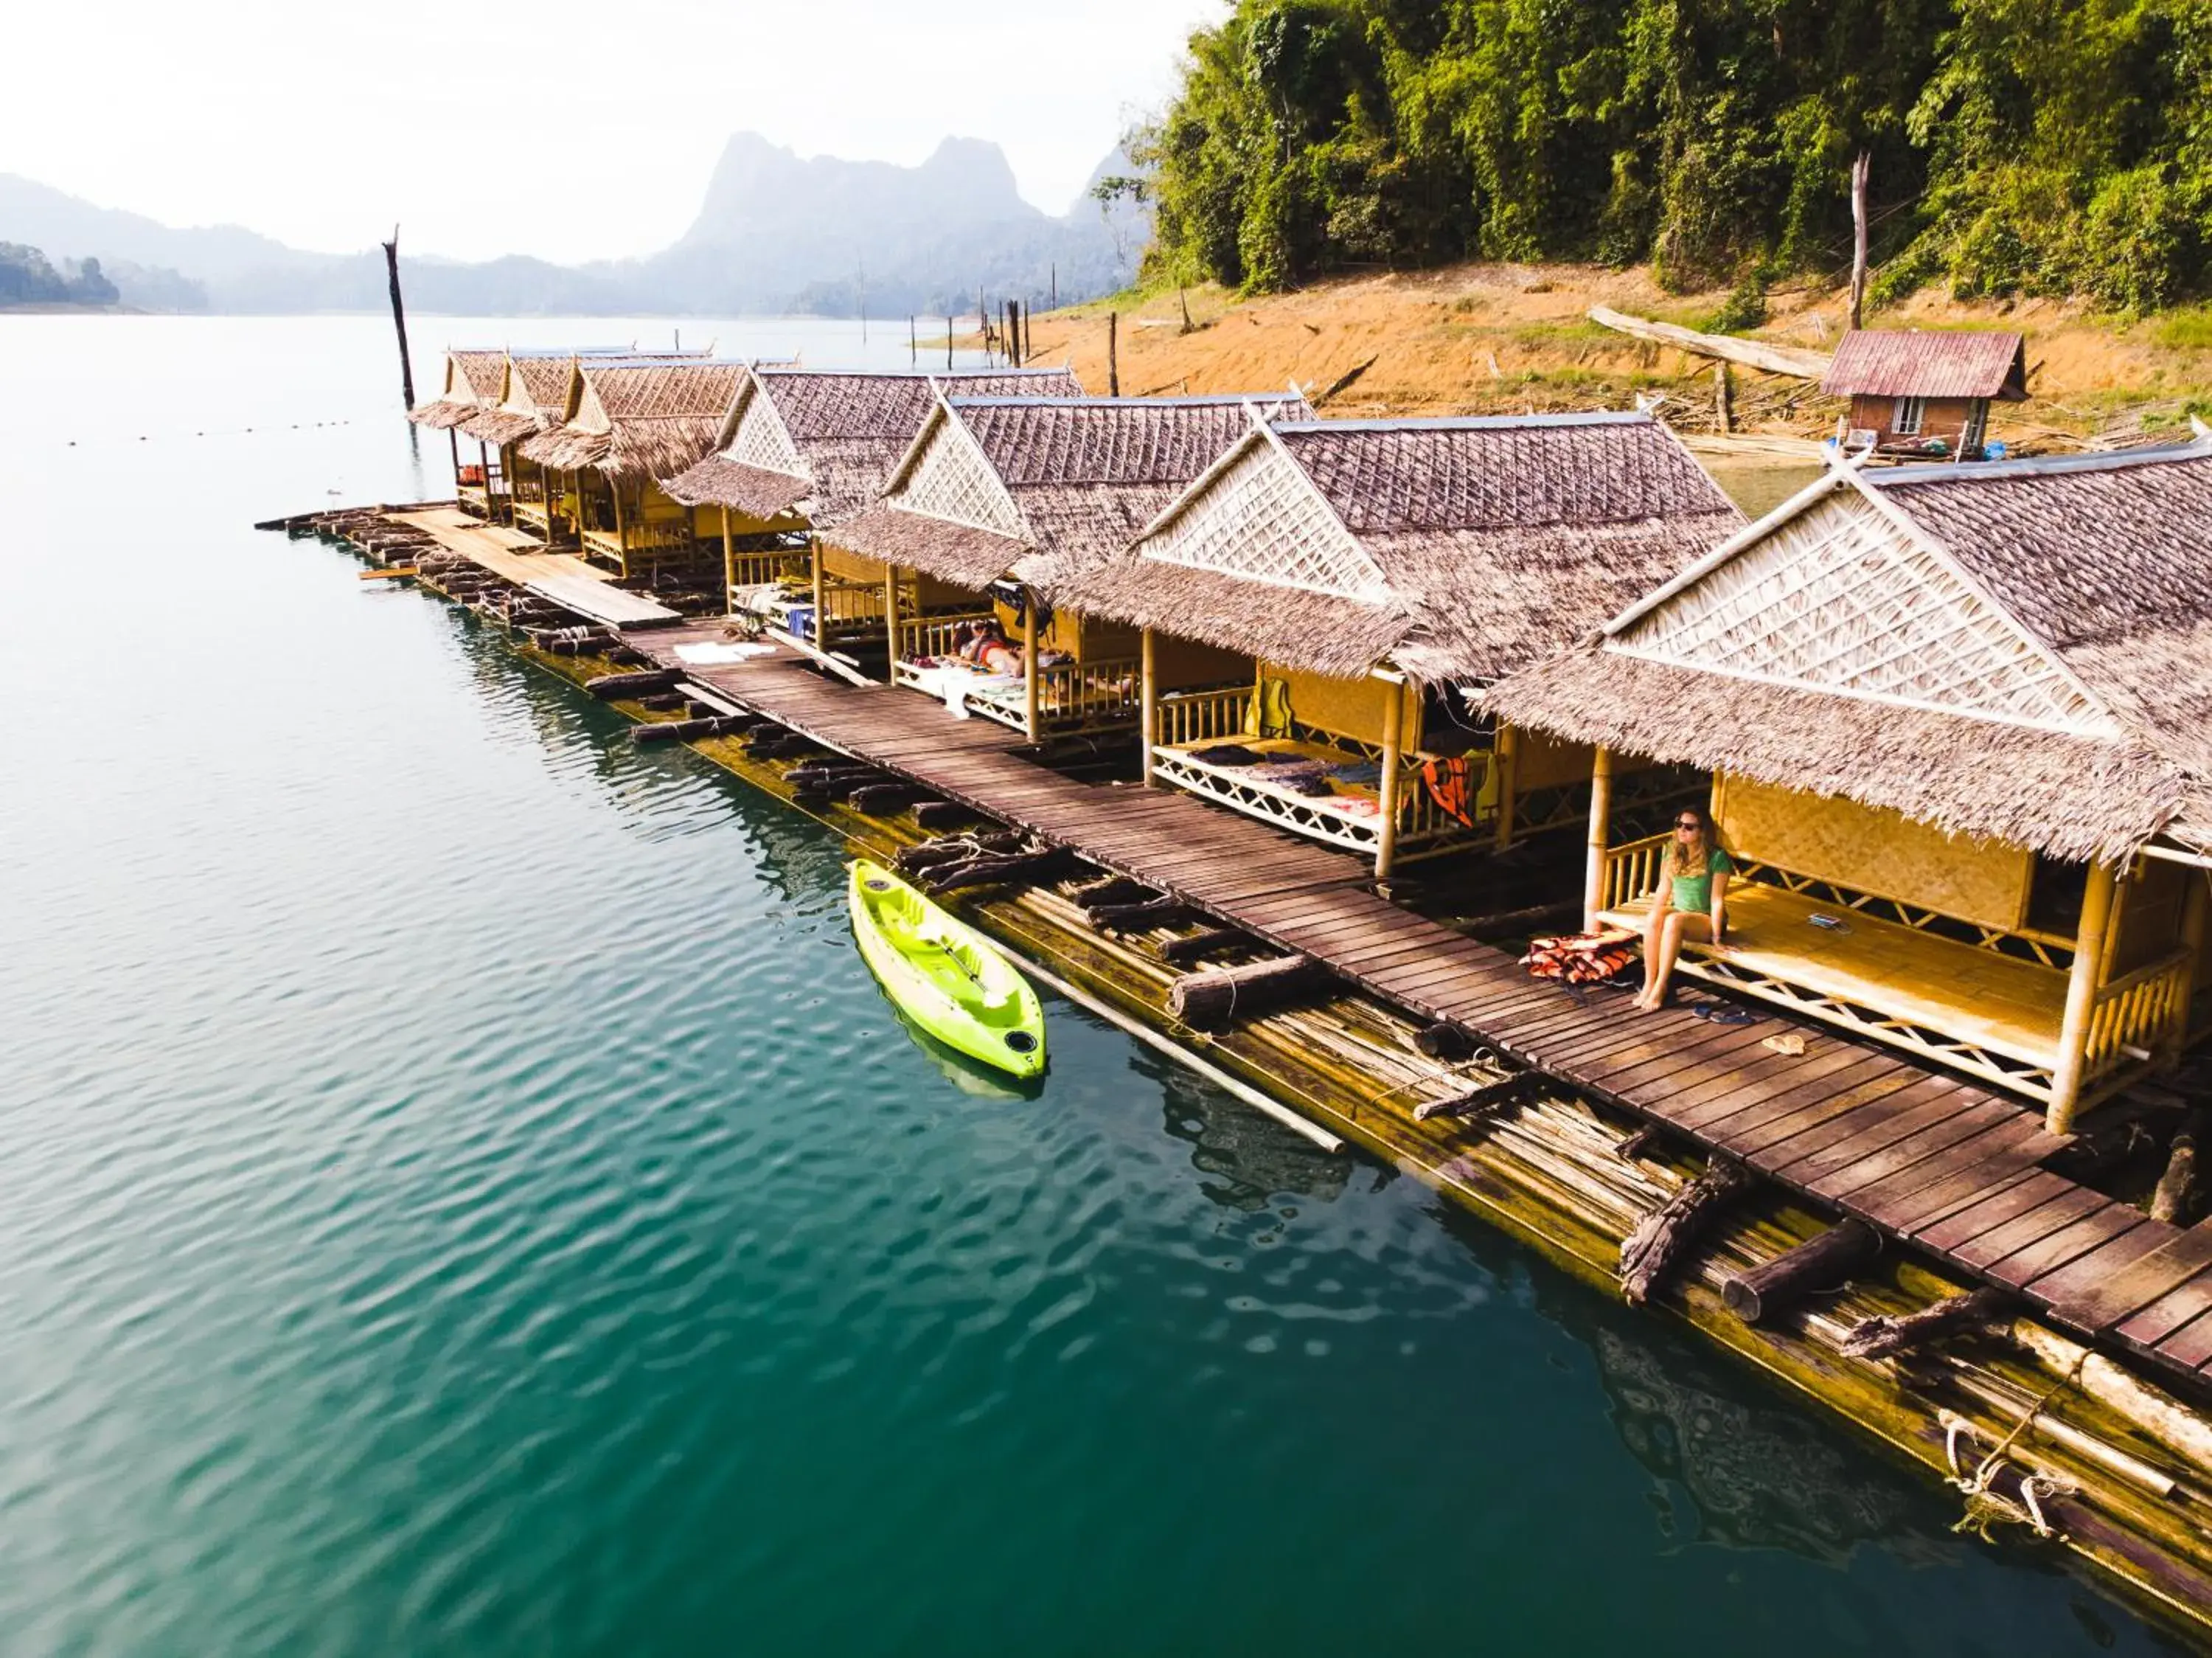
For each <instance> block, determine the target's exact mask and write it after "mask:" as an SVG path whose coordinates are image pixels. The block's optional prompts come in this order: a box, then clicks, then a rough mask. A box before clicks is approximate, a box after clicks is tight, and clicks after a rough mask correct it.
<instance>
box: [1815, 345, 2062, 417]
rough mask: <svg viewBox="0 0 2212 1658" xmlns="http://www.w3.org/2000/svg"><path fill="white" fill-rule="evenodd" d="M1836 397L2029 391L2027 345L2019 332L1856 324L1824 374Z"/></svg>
mask: <svg viewBox="0 0 2212 1658" xmlns="http://www.w3.org/2000/svg"><path fill="white" fill-rule="evenodd" d="M1820 389H1821V390H1822V391H1824V392H1826V393H1828V394H1829V395H1831V396H1832V397H1966V398H1974V397H1994V398H2002V399H2004V400H2005V401H2006V402H2008V403H2017V402H2019V401H2020V400H2021V399H2023V398H2025V397H2026V396H2027V345H2026V344H2025V342H2023V341H2022V340H2021V337H2020V336H2019V335H2018V334H2000V333H1964V332H1939V333H1928V332H1922V331H1920V330H1918V329H1910V330H1907V329H1897V328H1854V329H1853V330H1851V332H1849V333H1847V334H1845V335H1844V338H1843V343H1842V344H1840V345H1838V347H1837V348H1836V356H1835V360H1834V361H1833V362H1832V363H1830V364H1829V365H1828V372H1827V373H1826V375H1823V376H1821V379H1820Z"/></svg>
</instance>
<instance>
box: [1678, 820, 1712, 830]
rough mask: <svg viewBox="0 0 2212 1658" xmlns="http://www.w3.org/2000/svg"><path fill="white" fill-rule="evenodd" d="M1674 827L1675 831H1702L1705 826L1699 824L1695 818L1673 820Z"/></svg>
mask: <svg viewBox="0 0 2212 1658" xmlns="http://www.w3.org/2000/svg"><path fill="white" fill-rule="evenodd" d="M1674 826H1675V827H1676V828H1677V829H1702V828H1704V827H1705V825H1704V824H1702V823H1699V821H1698V820H1696V819H1695V818H1676V819H1675V820H1674Z"/></svg>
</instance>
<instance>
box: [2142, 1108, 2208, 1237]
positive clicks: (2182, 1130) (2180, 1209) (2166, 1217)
mask: <svg viewBox="0 0 2212 1658" xmlns="http://www.w3.org/2000/svg"><path fill="white" fill-rule="evenodd" d="M2208 1126H2212V1123H2208V1119H2207V1114H2206V1112H2204V1110H2203V1108H2202V1107H2201V1106H2200V1107H2199V1108H2198V1109H2197V1110H2195V1111H2192V1112H2190V1113H2189V1115H2188V1116H2186V1117H2185V1118H2183V1119H2181V1126H2180V1127H2179V1129H2177V1130H2175V1131H2174V1135H2173V1144H2172V1147H2171V1148H2170V1149H2169V1150H2168V1151H2167V1154H2166V1173H2163V1174H2161V1175H2160V1176H2159V1177H2158V1186H2157V1189H2156V1190H2155V1191H2154V1192H2152V1193H2151V1194H2150V1217H2151V1219H2153V1220H2154V1221H2165V1222H2168V1223H2169V1224H2171V1225H2174V1226H2185V1225H2187V1224H2188V1216H2189V1215H2190V1213H2191V1210H2194V1209H2195V1208H2196V1207H2197V1141H2198V1139H2199V1138H2201V1137H2203V1133H2204V1131H2205V1129H2206V1128H2207V1127H2208Z"/></svg>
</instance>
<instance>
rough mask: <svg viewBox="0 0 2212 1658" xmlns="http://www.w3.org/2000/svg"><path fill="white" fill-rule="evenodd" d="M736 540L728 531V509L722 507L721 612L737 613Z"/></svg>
mask: <svg viewBox="0 0 2212 1658" xmlns="http://www.w3.org/2000/svg"><path fill="white" fill-rule="evenodd" d="M737 590H738V542H737V538H736V537H735V536H733V535H732V534H731V533H730V509H728V508H727V507H724V508H723V509H722V612H723V614H725V615H735V614H736V613H737V608H738V601H737V597H736V594H737Z"/></svg>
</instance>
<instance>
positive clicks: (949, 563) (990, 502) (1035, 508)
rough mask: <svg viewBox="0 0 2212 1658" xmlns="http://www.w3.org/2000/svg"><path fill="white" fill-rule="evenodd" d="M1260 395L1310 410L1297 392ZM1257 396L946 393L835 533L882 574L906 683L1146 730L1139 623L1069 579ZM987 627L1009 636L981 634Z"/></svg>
mask: <svg viewBox="0 0 2212 1658" xmlns="http://www.w3.org/2000/svg"><path fill="white" fill-rule="evenodd" d="M1265 403H1266V409H1267V412H1269V413H1273V414H1285V413H1288V414H1296V415H1298V416H1301V417H1304V416H1307V415H1309V414H1310V411H1309V410H1308V409H1307V407H1306V405H1305V401H1304V398H1303V397H1302V396H1300V395H1299V394H1298V393H1297V392H1295V391H1292V392H1291V393H1287V394H1285V393H1279V392H1278V393H1271V394H1267V396H1266V398H1265ZM1257 406H1258V405H1255V402H1254V399H1252V398H1251V397H1249V396H1219V397H1184V398H1153V399H1146V398H1035V397H1030V398H1019V397H1012V398H967V397H958V396H951V397H948V396H944V395H941V394H940V395H939V398H938V399H937V403H936V405H935V407H934V408H933V409H932V410H931V411H930V412H929V416H928V418H927V421H926V422H925V423H924V424H923V426H922V429H921V433H920V434H919V435H918V436H916V437H915V441H914V442H913V444H912V445H911V446H910V447H909V448H908V450H907V453H906V454H905V456H904V458H903V459H902V460H900V462H899V464H898V466H897V467H896V470H894V471H893V472H892V473H891V475H890V479H889V480H888V482H887V483H886V485H885V486H884V493H883V497H882V498H881V499H880V500H879V501H878V503H876V504H875V505H874V506H872V507H871V508H870V509H868V510H867V511H866V512H863V513H861V514H860V515H857V516H855V517H854V518H851V519H848V520H847V521H845V522H843V523H842V524H841V525H839V526H838V527H836V529H834V530H832V531H830V532H829V533H826V534H825V535H824V536H823V538H822V539H823V541H824V542H825V543H826V544H827V546H828V547H829V549H830V550H831V552H832V553H833V555H834V553H835V552H838V551H842V552H845V553H848V554H852V555H854V556H857V557H858V558H865V559H869V560H872V561H873V562H874V566H875V567H876V568H878V569H880V570H882V571H883V572H884V578H883V579H884V606H885V608H886V610H887V612H888V614H889V632H890V638H891V640H892V642H893V643H892V649H891V656H890V674H891V679H892V681H893V683H895V684H897V685H902V686H910V687H912V688H914V689H915V690H918V691H921V692H925V693H926V694H927V695H930V696H932V697H936V698H942V699H943V700H944V702H945V704H946V705H947V707H948V708H950V709H951V711H952V712H954V713H955V714H957V715H962V716H966V715H970V714H974V715H980V716H982V717H984V718H986V719H992V720H997V721H999V722H1001V723H1002V724H1005V725H1008V726H1011V727H1012V728H1014V729H1016V730H1018V731H1020V732H1022V733H1024V735H1026V736H1028V737H1029V739H1030V741H1033V742H1041V741H1047V740H1051V739H1058V738H1063V737H1069V736H1075V735H1085V734H1091V733H1097V732H1104V731H1118V730H1128V729H1131V728H1133V727H1134V726H1135V724H1136V720H1137V711H1138V704H1139V695H1140V678H1141V664H1140V662H1139V654H1140V653H1139V642H1138V637H1137V632H1136V630H1134V629H1133V628H1131V627H1128V626H1127V625H1123V624H1121V623H1118V622H1113V621H1108V620H1103V619H1093V618H1090V617H1086V616H1085V615H1084V614H1083V613H1081V612H1080V611H1079V609H1075V608H1073V607H1068V606H1066V605H1064V604H1063V603H1061V601H1060V597H1059V591H1060V588H1062V587H1063V586H1065V585H1066V583H1068V582H1071V581H1073V579H1074V578H1076V577H1078V576H1081V575H1082V574H1084V573H1085V571H1087V570H1090V569H1091V568H1092V567H1094V566H1096V565H1097V564H1102V563H1103V562H1105V561H1107V560H1109V559H1110V558H1114V557H1115V555H1116V554H1117V553H1118V552H1120V550H1121V548H1122V547H1123V546H1126V545H1127V542H1128V539H1129V538H1130V537H1131V536H1132V535H1133V534H1134V533H1136V532H1137V530H1138V529H1139V528H1140V527H1142V526H1143V525H1144V524H1145V523H1146V521H1148V520H1150V519H1151V518H1152V516H1153V515H1155V514H1157V513H1158V511H1159V510H1160V509H1162V508H1164V507H1165V506H1166V505H1167V504H1168V503H1169V502H1170V501H1172V500H1173V499H1174V498H1175V497H1176V496H1177V495H1178V494H1180V493H1181V492H1182V490H1183V489H1184V488H1185V486H1187V485H1188V484H1189V483H1190V481H1191V480H1192V479H1194V478H1196V477H1197V476H1198V475H1199V474H1200V472H1203V471H1204V470H1205V469H1206V466H1207V465H1208V463H1210V462H1211V461H1212V460H1213V459H1214V457H1216V456H1217V455H1218V454H1220V453H1221V452H1222V451H1223V450H1224V449H1225V448H1228V447H1229V446H1230V445H1231V444H1232V443H1234V442H1236V441H1237V438H1238V437H1240V436H1243V434H1244V433H1245V432H1247V431H1249V430H1251V426H1252V423H1253V421H1254V419H1255V418H1256V417H1255V408H1256V407H1257ZM986 641H993V642H1000V641H1002V642H1003V643H994V648H993V649H988V650H984V649H979V647H981V645H982V644H984V643H985V642H986ZM963 647H964V648H963ZM985 657H987V658H988V660H982V661H979V658H985ZM1231 666H1232V663H1231V659H1229V658H1228V657H1226V656H1225V655H1224V654H1223V653H1221V652H1219V651H1216V650H1212V649H1208V648H1206V647H1205V646H1203V645H1193V646H1191V647H1190V648H1189V649H1181V650H1177V651H1175V652H1173V653H1170V657H1169V659H1168V660H1167V661H1164V662H1160V663H1158V664H1156V671H1157V672H1158V673H1159V674H1162V675H1164V676H1165V678H1166V680H1167V682H1169V683H1170V684H1172V685H1174V686H1178V687H1182V686H1198V685H1206V684H1212V683H1217V682H1218V681H1219V680H1220V679H1221V678H1222V676H1223V675H1224V674H1225V672H1226V671H1228V670H1229V669H1230V668H1231Z"/></svg>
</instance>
